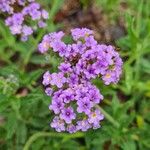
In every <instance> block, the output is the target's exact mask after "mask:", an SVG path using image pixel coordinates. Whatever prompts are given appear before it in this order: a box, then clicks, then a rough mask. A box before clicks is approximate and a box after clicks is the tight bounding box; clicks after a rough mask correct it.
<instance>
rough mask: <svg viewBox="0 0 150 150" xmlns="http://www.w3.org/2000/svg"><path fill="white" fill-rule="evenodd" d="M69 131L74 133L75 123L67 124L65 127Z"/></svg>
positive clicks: (75, 129)
mask: <svg viewBox="0 0 150 150" xmlns="http://www.w3.org/2000/svg"><path fill="white" fill-rule="evenodd" d="M66 130H67V131H68V132H69V133H75V132H76V131H77V128H76V126H75V125H73V124H69V125H68V126H67V129H66Z"/></svg>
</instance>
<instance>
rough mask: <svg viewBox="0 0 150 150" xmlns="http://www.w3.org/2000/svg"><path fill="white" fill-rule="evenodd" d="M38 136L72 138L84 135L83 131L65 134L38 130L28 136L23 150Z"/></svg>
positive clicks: (27, 148) (26, 149)
mask: <svg viewBox="0 0 150 150" xmlns="http://www.w3.org/2000/svg"><path fill="white" fill-rule="evenodd" d="M40 137H58V138H66V139H72V138H82V137H84V133H81V132H78V133H74V134H67V133H52V132H38V133H35V134H33V135H32V136H31V137H30V138H29V140H28V141H27V142H26V144H25V146H24V148H23V150H29V148H30V146H31V144H32V143H33V142H34V141H36V140H37V139H38V138H40Z"/></svg>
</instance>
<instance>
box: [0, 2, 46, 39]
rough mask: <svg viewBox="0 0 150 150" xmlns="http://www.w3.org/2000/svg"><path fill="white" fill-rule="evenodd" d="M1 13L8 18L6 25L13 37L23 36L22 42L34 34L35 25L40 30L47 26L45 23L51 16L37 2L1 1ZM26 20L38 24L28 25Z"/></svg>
mask: <svg viewBox="0 0 150 150" xmlns="http://www.w3.org/2000/svg"><path fill="white" fill-rule="evenodd" d="M0 12H3V13H5V15H6V16H7V18H6V20H5V24H6V25H7V26H8V27H9V29H10V31H11V33H12V34H13V35H21V40H22V41H26V40H28V37H29V36H30V35H31V34H33V32H34V30H35V25H36V26H37V27H38V28H44V27H45V26H46V23H45V21H46V20H47V19H48V17H49V14H48V12H47V11H46V10H44V9H42V8H41V6H40V4H39V3H37V2H35V0H1V1H0ZM26 18H30V20H32V21H34V22H35V23H36V24H35V25H34V26H32V25H31V24H29V23H27V22H29V21H27V20H26Z"/></svg>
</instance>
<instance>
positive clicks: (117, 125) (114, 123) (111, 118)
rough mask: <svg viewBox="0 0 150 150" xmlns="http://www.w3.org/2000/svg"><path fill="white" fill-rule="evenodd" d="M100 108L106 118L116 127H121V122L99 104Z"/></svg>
mask: <svg viewBox="0 0 150 150" xmlns="http://www.w3.org/2000/svg"><path fill="white" fill-rule="evenodd" d="M97 107H98V109H100V111H101V113H102V114H103V115H104V116H105V118H106V119H107V120H108V121H109V122H111V123H112V124H113V125H114V126H115V127H116V128H119V127H120V124H119V123H118V122H117V121H116V120H115V119H114V118H113V117H112V116H110V115H109V114H108V113H107V112H106V111H105V110H104V109H103V108H101V107H100V106H98V105H97Z"/></svg>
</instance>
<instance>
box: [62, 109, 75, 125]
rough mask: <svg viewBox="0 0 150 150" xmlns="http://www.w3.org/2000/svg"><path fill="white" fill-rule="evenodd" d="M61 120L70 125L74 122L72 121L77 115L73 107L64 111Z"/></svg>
mask: <svg viewBox="0 0 150 150" xmlns="http://www.w3.org/2000/svg"><path fill="white" fill-rule="evenodd" d="M60 118H61V119H63V120H65V122H66V123H67V124H69V123H71V122H72V120H74V119H75V118H76V114H75V113H74V111H73V108H72V107H68V108H65V109H62V111H61V114H60Z"/></svg>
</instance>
